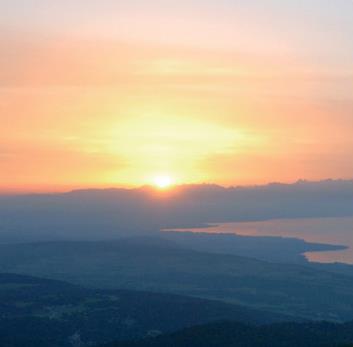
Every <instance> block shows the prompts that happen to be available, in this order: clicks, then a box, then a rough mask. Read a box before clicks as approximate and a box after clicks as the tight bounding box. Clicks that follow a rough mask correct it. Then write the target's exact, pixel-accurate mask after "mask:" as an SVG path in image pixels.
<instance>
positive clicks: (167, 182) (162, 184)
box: [153, 175, 173, 189]
mask: <svg viewBox="0 0 353 347" xmlns="http://www.w3.org/2000/svg"><path fill="white" fill-rule="evenodd" d="M153 183H154V185H155V186H156V187H157V188H159V189H166V188H169V187H170V186H171V185H172V184H173V179H172V178H171V177H170V176H169V175H159V176H156V177H154V179H153Z"/></svg>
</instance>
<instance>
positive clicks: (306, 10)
mask: <svg viewBox="0 0 353 347" xmlns="http://www.w3.org/2000/svg"><path fill="white" fill-rule="evenodd" d="M0 23H1V34H0V51H1V54H0V123H1V129H0V132H1V136H0V182H1V188H0V189H1V190H2V191H7V192H9V191H11V192H13V191H17V192H18V191H20V192H24V191H53V190H56V191H57V190H68V189H71V188H77V187H93V186H94V187H105V186H140V185H144V184H149V183H151V182H153V180H154V178H155V177H159V176H160V175H168V177H171V178H172V179H173V181H175V182H176V183H177V184H183V183H202V182H215V183H218V184H222V185H238V184H260V183H266V182H272V181H281V182H291V181H295V180H297V179H299V178H305V179H310V180H321V179H325V178H333V179H335V178H345V179H349V178H352V177H353V161H352V160H351V158H352V156H353V140H352V136H351V134H352V132H353V117H352V112H353V94H352V90H353V40H352V37H353V2H352V1H349V0H335V1H331V0H311V1H305V0H298V1H279V0H267V1H263V0H251V1H249V0H240V1H227V0H222V1H217V2H215V1H201V0H200V1H199V0H189V1H178V2H175V1H167V0H166V1H144V0H141V1H128V2H117V1H108V0H103V1H102V0H101V1H98V0H90V1H82V0H77V1H69V0H61V1H58V0H52V1H40V0H37V1H35V0H27V1H20V0H12V1H2V2H1V3H0Z"/></svg>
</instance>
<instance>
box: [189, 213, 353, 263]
mask: <svg viewBox="0 0 353 347" xmlns="http://www.w3.org/2000/svg"><path fill="white" fill-rule="evenodd" d="M187 230H188V231H193V232H207V233H210V232H212V233H235V234H237V235H243V236H282V237H294V238H299V239H303V240H305V241H307V242H313V243H327V244H332V245H344V246H347V247H348V248H347V249H344V250H339V251H323V252H309V253H305V256H306V258H307V259H308V260H309V261H313V262H321V263H333V262H341V263H348V264H353V217H348V218H317V219H279V220H269V221H263V222H236V223H220V224H212V225H211V226H210V227H208V228H195V229H187ZM184 231H186V229H185V230H184Z"/></svg>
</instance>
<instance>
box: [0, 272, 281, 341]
mask: <svg viewBox="0 0 353 347" xmlns="http://www.w3.org/2000/svg"><path fill="white" fill-rule="evenodd" d="M224 319H227V320H236V321H242V322H247V323H248V324H263V323H269V322H276V321H283V320H285V319H286V317H285V316H281V315H277V314H272V313H266V312H262V311H257V310H251V309H247V308H244V307H242V306H237V305H229V304H226V303H222V302H217V301H211V300H203V299H197V298H189V297H185V296H178V295H172V294H159V293H149V292H137V291H129V290H94V289H86V288H83V287H80V286H75V285H71V284H67V283H65V282H60V281H53V280H46V279H41V278H35V277H30V276H21V275H14V274H0V346H1V347H32V346H33V347H72V346H75V344H74V342H75V341H76V342H77V343H79V345H82V346H92V345H95V344H97V343H106V342H110V341H115V340H125V339H126V340H128V339H138V338H143V337H146V336H148V335H150V334H155V333H156V332H158V333H170V332H174V331H177V330H180V329H183V328H186V327H191V326H193V325H196V324H205V323H208V322H212V321H217V320H224Z"/></svg>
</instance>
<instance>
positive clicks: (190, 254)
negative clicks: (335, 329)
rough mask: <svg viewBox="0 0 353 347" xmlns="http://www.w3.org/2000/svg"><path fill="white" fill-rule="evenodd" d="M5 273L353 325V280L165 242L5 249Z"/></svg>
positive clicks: (1, 249)
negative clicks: (182, 297)
mask: <svg viewBox="0 0 353 347" xmlns="http://www.w3.org/2000/svg"><path fill="white" fill-rule="evenodd" d="M0 271H1V272H13V273H18V274H25V275H32V276H39V277H46V278H52V279H56V280H64V281H68V282H71V283H74V284H79V285H83V286H87V287H91V288H100V289H114V288H120V289H127V290H144V291H149V292H164V293H173V294H179V295H189V296H194V297H201V298H207V299H217V300H220V301H224V302H228V303H235V304H243V305H247V306H249V307H252V308H256V309H261V310H264V311H273V312H277V313H281V314H285V315H292V316H293V317H302V318H308V319H317V320H332V321H348V320H352V319H353V277H352V276H345V275H344V274H338V273H333V272H327V271H321V270H317V269H312V268H310V267H305V266H300V265H289V264H274V263H267V262H264V261H258V260H255V259H250V258H245V257H238V256H234V255H222V254H209V253H205V252H197V251H192V250H187V249H183V248H181V247H178V246H175V245H174V244H173V243H172V242H169V241H168V242H164V241H161V240H155V241H153V240H151V239H149V240H145V239H136V240H135V239H127V240H121V241H114V242H113V241H111V242H108V241H107V242H61V243H38V244H23V245H2V246H0Z"/></svg>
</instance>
